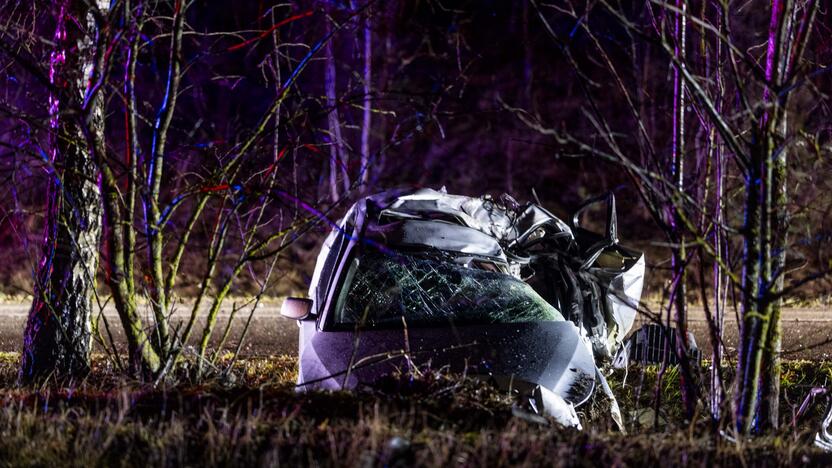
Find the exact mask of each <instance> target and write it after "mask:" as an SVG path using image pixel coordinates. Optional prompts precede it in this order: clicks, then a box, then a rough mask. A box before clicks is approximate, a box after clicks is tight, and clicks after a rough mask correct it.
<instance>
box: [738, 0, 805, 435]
mask: <svg viewBox="0 0 832 468" xmlns="http://www.w3.org/2000/svg"><path fill="white" fill-rule="evenodd" d="M816 6H817V4H816V3H813V4H811V6H809V5H807V11H809V12H813V11H815V10H814V9H815V8H816ZM794 8H795V5H794V3H793V2H792V1H791V0H772V2H771V21H770V25H769V34H768V50H767V53H766V81H768V82H769V83H770V85H771V87H772V88H773V89H774V90H775V92H771V91H770V90H769V89H767V90H766V91H765V93H764V96H763V101H764V103H765V104H766V107H765V109H764V111H763V112H762V115H761V118H760V124H759V127H758V130H757V133H758V137H757V142H756V144H755V146H754V151H753V153H752V159H751V167H752V172H751V174H750V175H749V177H748V181H747V184H746V185H747V190H748V203H747V209H746V220H747V221H746V224H747V229H746V230H745V232H744V233H743V234H744V236H745V237H746V246H747V247H746V252H745V254H746V257H745V265H746V267H745V272H744V273H745V275H744V276H745V277H744V282H743V287H744V289H745V297H746V300H745V301H744V303H743V326H742V330H741V331H742V333H741V337H742V340H741V345H742V347H741V349H740V359H739V361H738V364H737V365H738V369H737V375H738V377H739V379H740V380H739V382H738V384H739V387H738V390H739V391H738V392H737V393H738V399H737V428H738V430H740V431H743V432H746V433H747V432H751V431H752V430H756V431H764V430H768V429H773V428H776V427H777V426H778V420H779V411H778V406H779V401H780V398H779V396H780V337H781V329H780V307H781V301H782V295H781V292H782V289H783V274H784V271H783V270H784V268H785V264H786V234H787V229H788V219H787V216H786V215H787V207H786V202H787V192H786V188H787V186H786V175H787V174H786V169H787V168H786V154H787V152H786V148H785V147H784V145H785V144H786V143H787V142H786V139H785V136H786V135H785V132H786V128H787V127H786V125H787V117H788V115H787V112H786V105H787V103H788V93H784V94H782V95H781V94H780V93H778V92H777V90H779V89H780V88H782V87H783V85H784V83H786V82H787V75H788V70H789V64H790V62H791V61H792V60H799V56H800V55H801V53H802V50H801V47H798V48H794V47H793V46H794V44H793V34H794V31H793V27H792V25H793V21H792V18H793V15H794V14H795V11H794ZM807 20H808V21H807ZM813 20H814V13H811V15H810V16H807V17H806V18H805V19H804V22H803V25H804V26H806V27H808V26H807V25H808V24H811V22H812V21H813ZM806 37H808V31H807V36H806ZM752 195H753V198H752Z"/></svg>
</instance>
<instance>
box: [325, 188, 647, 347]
mask: <svg viewBox="0 0 832 468" xmlns="http://www.w3.org/2000/svg"><path fill="white" fill-rule="evenodd" d="M347 225H351V226H362V229H363V233H364V234H363V235H366V236H367V237H368V238H371V239H376V240H377V241H378V242H380V243H382V244H384V245H391V246H399V247H408V248H418V247H421V248H432V249H437V250H441V251H449V252H458V253H461V254H465V255H471V256H477V257H489V258H492V259H493V260H494V261H495V262H496V264H497V266H498V267H499V268H501V269H502V270H503V271H504V272H505V273H508V274H511V275H513V276H515V277H517V278H520V277H521V269H522V267H523V266H524V265H528V263H529V261H530V257H529V252H528V246H529V245H532V244H533V243H534V242H536V241H538V240H540V238H541V237H544V236H545V237H546V238H548V239H560V241H562V243H563V244H564V245H575V243H576V240H579V239H577V236H578V234H577V233H576V232H575V231H574V229H573V228H572V227H570V226H569V225H568V224H567V223H566V222H564V221H563V220H561V219H560V218H558V217H556V216H555V215H553V214H551V213H550V212H548V211H547V210H546V209H544V208H543V207H541V206H539V205H536V204H533V203H530V204H526V205H523V206H521V205H520V204H519V203H517V202H516V201H515V200H513V199H511V198H510V197H504V199H503V200H499V201H498V200H494V199H492V198H490V197H479V198H475V197H467V196H462V195H450V194H448V193H447V192H446V191H445V190H444V188H443V189H442V190H438V191H437V190H433V189H429V188H421V189H416V190H389V191H386V192H382V193H379V194H376V195H372V196H369V197H366V198H364V199H361V200H359V201H358V202H357V203H356V204H355V205H353V207H352V208H351V209H350V210H349V211H348V212H347V214H346V215H345V216H344V218H343V219H342V220H341V221H340V222H339V223H338V226H339V228H340V229H342V230H343V229H345V228H346V226H347ZM339 234H340V233H339V231H338V229H336V230H333V232H332V233H331V234H330V235H329V237H328V238H327V239H326V241H325V242H324V246H323V248H322V249H321V252H320V254H319V257H318V262H317V264H316V269H315V273H314V275H313V278H312V282H311V285H310V291H309V294H310V297H312V298H316V297H317V295H316V293H317V290H316V289H317V287H318V285H319V282H320V275H321V269H322V268H323V265H324V263H325V262H324V260H325V259H326V258H327V257H328V256H329V249H331V248H332V244H333V242H335V237H336V236H337V235H339ZM353 241H354V240H353ZM587 242H589V241H587ZM593 242H595V239H593V240H592V242H589V243H590V244H592V243H593ZM620 250H624V249H620ZM605 257H614V255H613V254H607V255H600V256H599V257H598V260H596V261H595V262H594V263H593V266H592V268H589V269H587V270H585V271H576V272H575V273H574V275H573V276H578V277H579V278H577V281H578V283H579V284H580V285H581V286H580V287H578V289H580V290H586V289H589V290H590V291H591V292H592V293H591V294H589V295H588V296H587V293H586V291H584V293H583V295H584V296H585V297H586V298H585V299H584V300H585V301H586V302H587V305H586V306H585V307H581V310H579V311H578V314H579V315H580V316H581V317H584V320H583V322H584V323H578V325H581V326H582V328H583V329H584V331H585V332H586V336H587V338H588V339H589V340H590V342H591V343H592V348H593V350H594V351H595V353H596V355H598V356H599V357H601V358H602V359H604V360H606V361H611V360H612V358H613V356H614V355H615V353H616V352H617V350H618V348H619V347H620V346H621V344H622V342H623V340H624V337H625V336H626V334H627V333H628V332H629V331H630V329H631V328H632V325H633V323H634V320H635V316H636V307H637V304H638V301H639V299H640V297H641V292H642V286H643V280H644V270H645V263H644V257H643V255H641V254H638V255H637V257H636V260H635V261H634V262H631V263H632V264H631V265H629V267H627V268H622V267H621V266H620V265H618V264H616V263H617V262H618V259H612V260H610V259H609V258H606V259H605ZM561 263H562V265H561V267H563V262H561ZM570 305H572V306H574V304H570ZM560 312H561V313H563V315H564V316H568V315H569V314H567V313H566V311H565V310H560ZM574 320H575V319H573V321H574Z"/></svg>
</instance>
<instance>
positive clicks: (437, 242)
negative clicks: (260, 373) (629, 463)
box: [281, 189, 644, 427]
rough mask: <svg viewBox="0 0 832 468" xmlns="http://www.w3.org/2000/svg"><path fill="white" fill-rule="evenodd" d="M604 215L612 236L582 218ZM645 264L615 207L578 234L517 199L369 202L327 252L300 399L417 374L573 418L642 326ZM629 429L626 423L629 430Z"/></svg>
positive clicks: (298, 313) (398, 197) (403, 197)
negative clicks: (469, 381)
mask: <svg viewBox="0 0 832 468" xmlns="http://www.w3.org/2000/svg"><path fill="white" fill-rule="evenodd" d="M604 203H605V204H606V208H607V210H606V214H607V216H606V229H605V230H604V232H603V233H596V232H592V231H590V230H587V229H584V228H582V227H581V225H580V218H581V215H582V213H583V212H584V211H586V210H587V209H588V208H589V207H591V206H593V205H596V204H604ZM643 277H644V256H643V254H642V253H640V252H636V251H632V250H629V249H627V248H624V247H622V246H621V245H620V244H619V242H618V236H617V227H616V211H615V199H614V197H613V196H612V195H611V194H609V195H606V196H603V197H599V198H596V199H593V200H590V201H589V202H587V203H586V204H584V205H583V206H582V207H581V208H580V209H578V210H577V212H576V213H575V214H574V215H573V216H572V218H571V219H570V220H569V223H567V222H564V221H563V220H561V219H559V218H558V217H556V216H555V215H553V214H552V213H550V212H549V211H547V210H546V209H544V208H543V207H542V206H540V205H539V204H535V203H526V204H520V203H518V202H517V201H515V200H514V199H512V198H511V197H508V196H503V197H502V198H500V199H493V198H491V197H488V196H485V197H480V198H473V197H467V196H460V195H450V194H448V193H446V191H445V190H444V189H442V190H440V191H437V190H432V189H417V190H409V191H396V190H393V191H387V192H383V193H380V194H377V195H372V196H369V197H366V198H363V199H361V200H359V201H358V202H357V203H355V205H353V206H352V208H350V209H349V210H348V212H347V213H346V215H345V216H344V217H343V219H341V220H340V221H338V222H337V223H334V225H333V229H332V231H331V233H330V234H329V236H328V237H327V238H326V240H325V241H324V244H323V247H322V249H321V252H320V254H319V257H318V260H317V263H316V266H315V272H314V274H313V277H312V281H311V286H310V289H309V299H301V298H287V299H286V300H285V302H284V304H283V307H282V309H281V314H282V315H283V316H285V317H288V318H293V319H296V320H298V324H299V326H300V332H299V333H300V339H299V375H298V387H299V388H300V389H345V388H346V389H348V388H356V387H360V386H363V385H372V384H373V382H374V381H377V380H378V379H379V378H380V377H381V376H384V375H386V374H389V373H391V372H396V371H398V370H401V369H402V368H406V367H409V366H431V367H432V368H445V369H449V370H451V371H454V372H459V373H465V374H467V375H469V376H478V377H481V378H485V379H488V380H490V381H491V382H493V383H495V384H496V385H498V386H500V387H501V388H505V389H507V390H510V391H512V392H514V393H515V394H517V395H518V396H519V397H520V398H521V399H523V400H525V401H526V402H527V403H528V406H530V407H531V409H532V410H533V411H534V412H536V413H538V414H541V413H545V414H548V415H550V416H553V417H554V418H555V419H556V420H557V421H559V422H560V423H562V424H564V425H567V426H575V427H580V422H579V420H578V417H577V413H576V411H575V408H576V407H579V406H580V405H581V404H583V403H585V402H586V401H587V400H588V399H589V398H590V396H591V395H592V394H593V392H594V391H595V390H596V388H601V389H603V391H604V392H605V394H607V395H609V397H610V398H612V401H613V406H614V407H615V408H617V405H615V404H614V397H613V396H612V393H611V392H610V390H609V386H608V385H607V384H606V381H605V380H604V376H603V374H602V373H601V372H600V371H599V369H600V368H602V367H604V366H606V365H608V364H609V363H610V362H611V361H612V359H613V358H614V357H615V355H616V353H617V352H618V350H619V349H620V348H621V344H622V342H623V340H624V337H625V335H626V334H627V332H628V331H629V330H630V328H631V327H632V325H633V322H634V319H635V316H636V307H637V304H638V301H639V299H640V296H641V290H642V284H643ZM618 422H619V423H620V419H618Z"/></svg>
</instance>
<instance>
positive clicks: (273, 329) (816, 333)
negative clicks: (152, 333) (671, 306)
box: [0, 304, 832, 360]
mask: <svg viewBox="0 0 832 468" xmlns="http://www.w3.org/2000/svg"><path fill="white" fill-rule="evenodd" d="M278 311H279V309H278V307H277V306H276V305H261V306H260V307H259V308H258V309H257V310H256V311H255V312H254V314H253V316H252V319H251V324H250V326H249V331H248V334H247V338H246V340H245V342H244V345H243V348H242V349H243V352H244V354H245V355H247V356H262V355H269V354H295V353H297V343H298V337H297V333H298V327H297V324H296V323H295V322H294V321H291V320H286V319H282V318H281V317H280V316H279V313H278ZM28 312H29V308H28V305H27V304H0V351H19V350H20V346H21V343H22V336H23V329H24V327H25V325H26V315H27V314H28ZM230 312H231V310H230V305H229V307H228V308H226V309H223V310H222V311H221V312H220V314H219V319H218V322H217V330H216V332H215V335H220V334H221V333H222V331H223V330H224V328H225V326H226V324H227V323H228V319H229V316H230ZM188 313H189V311H186V310H185V307H184V306H181V307H180V308H179V310H177V311H176V312H175V313H174V316H173V320H174V322H182V323H184V322H185V321H186V320H187V317H188V315H187V314H188ZM248 314H249V313H248V310H246V311H241V312H238V313H237V316H236V317H235V318H234V320H233V322H232V325H231V334H230V338H229V340H228V342H229V343H230V344H231V345H232V346H235V345H236V343H237V341H238V339H239V336H240V334H241V332H242V330H243V328H244V326H245V323H246V320H247V318H248ZM104 315H105V318H106V319H107V321H108V322H109V324H110V328H111V330H112V332H113V335H114V338H115V341H116V342H117V343H121V344H123V334H122V333H121V332H120V328H121V327H120V325H119V322H118V316H117V314H116V313H115V310H114V309H112V308H106V309H105V311H104ZM203 315H204V314H203ZM643 321H646V319H644V318H640V319H639V322H643ZM147 323H151V322H150V321H148V322H147ZM202 323H203V322H202V321H201V320H200V321H198V323H197V327H196V330H195V333H194V335H196V336H198V335H200V334H201V330H202V327H201V325H202ZM689 324H690V325H689V326H690V329H691V331H693V333H694V336H695V337H696V341H697V343H698V344H699V346H700V347H701V348H702V349H703V352H704V354H705V355H706V356H707V355H708V354H710V353H709V352H708V348H709V346H710V345H709V343H710V341H709V339H708V335H707V323H706V321H705V315H704V312H703V311H702V309H701V308H692V309H691V311H690V321H689ZM725 328H726V335H725V344H726V346H727V347H728V349H729V351H731V352H734V351H735V347H736V343H737V327H736V320H735V318H734V316H733V313H731V314H730V315H729V316H728V317H726V323H725ZM783 330H784V337H783V351H784V356H783V357H784V358H786V359H813V360H818V359H830V358H832V307H830V308H801V309H785V310H784V311H783ZM215 342H216V340H215Z"/></svg>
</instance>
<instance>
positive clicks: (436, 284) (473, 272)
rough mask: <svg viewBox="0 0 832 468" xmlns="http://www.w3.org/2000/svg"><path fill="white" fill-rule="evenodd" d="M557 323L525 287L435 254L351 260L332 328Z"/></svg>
mask: <svg viewBox="0 0 832 468" xmlns="http://www.w3.org/2000/svg"><path fill="white" fill-rule="evenodd" d="M402 317H404V319H405V320H406V321H407V323H408V324H413V323H444V324H447V323H449V322H453V323H511V322H533V321H562V320H563V316H562V315H561V314H560V312H558V310H557V309H555V308H554V307H552V306H551V305H550V304H549V303H547V302H546V301H545V300H544V299H543V298H542V297H540V296H539V295H538V294H537V293H536V292H535V291H534V290H533V289H532V288H531V286H529V285H528V284H526V283H525V282H523V281H520V280H519V279H516V278H514V277H512V276H509V275H507V274H504V273H501V272H498V271H488V270H485V269H477V268H467V267H465V266H463V265H460V264H458V263H454V262H453V261H452V260H451V259H450V258H447V257H445V258H443V257H442V256H440V255H439V254H434V255H425V254H423V255H412V254H406V253H400V252H399V253H390V252H387V253H382V252H379V251H377V250H375V249H367V251H366V252H365V253H364V254H363V255H361V256H357V257H356V258H355V259H353V260H352V262H351V264H350V267H349V270H348V272H347V274H346V278H345V281H344V285H343V287H342V289H341V293H340V296H339V299H338V303H337V306H336V319H335V322H336V324H337V325H348V324H349V325H354V324H356V323H363V324H367V325H384V324H400V323H401V321H402Z"/></svg>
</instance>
